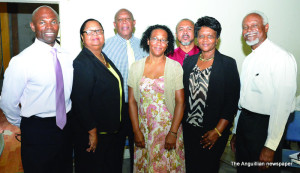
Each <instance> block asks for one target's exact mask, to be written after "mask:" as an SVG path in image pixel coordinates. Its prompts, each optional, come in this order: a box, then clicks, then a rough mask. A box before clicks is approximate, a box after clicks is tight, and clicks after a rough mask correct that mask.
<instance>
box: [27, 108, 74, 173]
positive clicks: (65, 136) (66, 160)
mask: <svg viewBox="0 0 300 173" xmlns="http://www.w3.org/2000/svg"><path fill="white" fill-rule="evenodd" d="M67 116H68V120H67V124H66V126H65V127H64V129H63V130H61V129H60V128H59V127H57V125H56V119H55V117H52V118H39V117H36V116H31V117H30V118H25V117H22V120H21V158H22V164H23V168H24V172H25V173H41V172H43V173H72V169H73V160H72V142H71V136H70V135H71V128H70V123H69V117H70V116H69V114H67Z"/></svg>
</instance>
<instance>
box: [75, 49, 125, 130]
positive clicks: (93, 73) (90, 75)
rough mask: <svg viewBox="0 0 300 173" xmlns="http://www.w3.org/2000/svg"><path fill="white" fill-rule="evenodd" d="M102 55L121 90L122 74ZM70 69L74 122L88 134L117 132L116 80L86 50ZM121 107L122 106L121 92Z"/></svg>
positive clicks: (118, 115)
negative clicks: (117, 76) (71, 73)
mask: <svg viewBox="0 0 300 173" xmlns="http://www.w3.org/2000/svg"><path fill="white" fill-rule="evenodd" d="M102 54H103V55H104V57H105V60H106V61H107V62H108V63H109V64H110V65H111V67H112V68H113V69H114V70H115V71H116V72H117V73H118V75H119V77H120V80H121V84H122V88H123V78H122V75H121V73H120V72H119V70H118V69H117V68H116V67H115V65H114V64H113V62H112V61H111V60H110V59H108V58H107V56H106V55H105V54H104V53H103V52H102ZM73 67H74V76H73V88H72V93H71V100H72V114H73V116H74V118H75V120H76V121H75V122H80V123H79V124H80V125H81V126H82V127H83V128H84V129H85V130H87V131H89V130H91V129H93V128H95V127H96V128H97V130H98V132H108V133H113V132H115V131H117V130H119V128H120V124H121V123H120V88H119V82H118V79H117V78H116V77H115V76H114V75H113V74H112V73H111V72H110V71H109V70H108V69H107V68H106V67H105V66H104V65H103V64H102V63H101V62H100V61H99V60H98V59H97V57H96V56H95V55H94V54H93V53H92V52H91V51H90V50H88V49H87V48H85V47H83V49H82V51H81V52H80V53H79V55H78V56H77V57H76V59H75V60H74V62H73ZM122 91H123V89H122ZM122 103H123V104H124V103H125V101H124V92H123V94H122ZM122 119H123V118H122ZM75 128H76V127H75Z"/></svg>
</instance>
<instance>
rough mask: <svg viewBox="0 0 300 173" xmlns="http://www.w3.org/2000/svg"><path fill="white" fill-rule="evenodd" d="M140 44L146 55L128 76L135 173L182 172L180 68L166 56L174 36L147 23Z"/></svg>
mask: <svg viewBox="0 0 300 173" xmlns="http://www.w3.org/2000/svg"><path fill="white" fill-rule="evenodd" d="M141 47H142V48H143V49H144V50H145V51H147V52H148V53H149V56H148V57H146V58H143V59H141V60H139V61H137V62H135V63H134V64H132V66H131V68H130V72H129V78H128V86H129V89H128V91H129V92H128V93H129V94H128V95H129V114H130V119H131V122H132V126H133V132H134V140H135V147H134V172H141V173H151V172H160V173H164V172H174V173H175V172H179V173H182V172H185V159H184V148H183V136H182V127H181V124H180V123H181V120H182V116H183V111H184V91H183V83H182V75H183V71H182V68H181V66H180V64H179V63H178V62H176V61H174V60H171V59H169V58H168V57H166V56H165V55H166V54H168V53H170V52H171V51H173V50H174V36H173V34H172V32H171V31H170V29H169V28H167V27H166V26H163V25H154V26H150V27H149V28H148V29H147V30H146V31H145V32H144V34H143V38H142V40H141Z"/></svg>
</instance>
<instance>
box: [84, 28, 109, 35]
mask: <svg viewBox="0 0 300 173" xmlns="http://www.w3.org/2000/svg"><path fill="white" fill-rule="evenodd" d="M83 33H86V35H95V34H96V35H101V34H103V33H104V30H103V29H97V30H87V31H83Z"/></svg>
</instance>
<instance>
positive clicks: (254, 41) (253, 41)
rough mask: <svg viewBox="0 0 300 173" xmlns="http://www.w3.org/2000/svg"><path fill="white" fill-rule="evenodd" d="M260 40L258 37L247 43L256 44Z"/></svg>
mask: <svg viewBox="0 0 300 173" xmlns="http://www.w3.org/2000/svg"><path fill="white" fill-rule="evenodd" d="M258 42H259V39H258V38H256V39H255V40H252V41H246V43H247V44H248V45H249V46H253V45H256V44H257V43H258Z"/></svg>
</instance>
